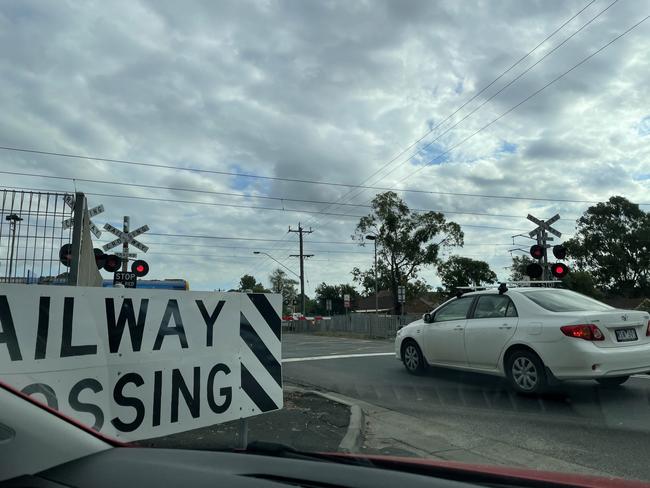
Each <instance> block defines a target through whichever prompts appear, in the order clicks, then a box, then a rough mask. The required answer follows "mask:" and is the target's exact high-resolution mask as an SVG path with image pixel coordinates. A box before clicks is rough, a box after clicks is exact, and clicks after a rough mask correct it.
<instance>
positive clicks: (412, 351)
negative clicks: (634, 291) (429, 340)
mask: <svg viewBox="0 0 650 488" xmlns="http://www.w3.org/2000/svg"><path fill="white" fill-rule="evenodd" d="M402 362H403V363H404V367H405V368H406V371H408V372H409V373H411V374H422V373H423V372H424V370H425V369H426V366H427V365H426V362H425V360H424V355H423V354H422V351H421V350H420V347H419V346H418V345H417V343H416V342H415V341H412V340H410V341H408V342H407V343H406V344H405V345H404V347H403V348H402Z"/></svg>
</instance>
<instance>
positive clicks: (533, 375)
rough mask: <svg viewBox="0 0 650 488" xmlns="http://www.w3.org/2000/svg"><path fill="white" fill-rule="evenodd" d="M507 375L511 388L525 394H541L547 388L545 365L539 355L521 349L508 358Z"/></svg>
mask: <svg viewBox="0 0 650 488" xmlns="http://www.w3.org/2000/svg"><path fill="white" fill-rule="evenodd" d="M506 373H507V375H508V380H509V381H510V386H512V388H513V389H514V390H515V391H517V392H519V393H524V394H531V395H532V394H535V393H541V392H542V391H543V390H544V388H545V387H546V372H545V369H544V363H542V360H541V359H540V358H539V357H538V356H537V354H535V353H533V352H531V351H527V350H525V349H520V350H516V351H514V352H512V353H511V354H510V355H509V356H508V361H507V364H506Z"/></svg>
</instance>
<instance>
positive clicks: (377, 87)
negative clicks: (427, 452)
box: [0, 0, 650, 294]
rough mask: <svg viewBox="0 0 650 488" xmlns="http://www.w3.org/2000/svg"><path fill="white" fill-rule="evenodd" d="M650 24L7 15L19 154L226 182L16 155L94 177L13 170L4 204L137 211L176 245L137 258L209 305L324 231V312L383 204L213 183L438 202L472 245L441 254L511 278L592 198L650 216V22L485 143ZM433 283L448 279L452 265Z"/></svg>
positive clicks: (446, 7)
mask: <svg viewBox="0 0 650 488" xmlns="http://www.w3.org/2000/svg"><path fill="white" fill-rule="evenodd" d="M588 4H589V5H588ZM587 5H588V6H587ZM585 6H586V8H585ZM608 7H609V8H608ZM649 7H650V2H649V1H647V0H643V1H639V0H619V1H618V2H614V3H613V4H612V1H611V0H605V1H602V0H595V1H593V2H589V1H588V0H576V1H553V2H551V1H535V2H529V1H521V0H512V1H509V2H508V1H503V2H484V1H480V2H473V1H472V2H470V1H466V2H457V1H448V2H443V1H437V2H433V1H425V0H420V1H404V0H401V1H379V0H378V1H363V2H362V1H357V2H349V1H340V2H337V1H321V2H316V1H306V0H300V1H298V0H296V1H273V0H263V1H241V0H236V1H193V2H177V1H172V0H169V1H161V0H155V1H153V0H152V1H143V0H140V1H136V0H128V1H112V2H101V1H95V2H93V1H83V2H82V1H79V2H74V1H49V2H48V1H25V0H17V1H2V2H1V3H0V102H1V103H0V107H2V109H1V110H0V145H1V146H4V147H13V148H23V149H32V150H39V151H50V152H58V153H67V154H76V155H86V156H93V157H99V158H109V159H117V160H126V161H134V162H143V163H152V164H155V165H165V166H174V167H179V168H188V169H189V168H193V169H203V170H209V171H215V172H213V173H209V172H196V171H194V172H193V171H183V170H178V169H164V168H155V167H151V166H135V165H125V164H118V163H115V162H100V161H93V160H85V159H73V158H64V157H54V156H49V155H38V154H33V153H20V152H15V151H6V150H0V157H1V159H0V161H1V163H0V169H1V170H2V171H5V172H22V173H30V174H33V175H56V176H62V177H68V178H75V181H72V180H57V179H51V178H44V177H42V176H39V177H37V176H16V175H8V174H0V187H22V188H39V189H49V190H53V189H56V190H65V191H73V190H75V189H76V190H78V191H84V192H86V193H87V194H88V195H89V203H90V205H91V206H94V205H97V204H100V203H101V204H103V205H104V206H105V208H106V211H105V213H104V214H102V215H100V216H98V217H97V223H99V224H103V223H104V222H110V223H112V224H113V225H116V226H119V225H120V224H121V219H122V216H123V215H130V216H131V222H132V225H133V226H139V225H141V224H145V223H146V224H148V225H149V227H150V228H151V232H150V234H159V235H147V234H145V235H144V236H142V238H141V241H142V242H143V243H145V244H147V245H149V246H150V248H151V249H150V251H149V253H148V254H147V256H146V258H147V260H148V261H149V262H150V265H151V273H150V277H152V278H177V277H178V278H186V279H188V280H189V281H190V285H191V287H192V288H193V289H218V288H226V289H227V288H230V287H234V286H236V284H237V282H238V280H239V278H240V277H241V276H242V275H243V274H244V273H252V274H254V275H255V276H256V277H257V278H258V280H261V281H263V282H264V283H267V281H268V279H267V278H268V274H269V273H270V271H271V270H272V269H273V268H275V267H276V266H277V265H276V263H274V262H273V261H271V260H270V259H268V258H265V257H264V256H259V255H253V251H255V250H258V251H263V252H267V253H269V254H271V255H272V256H274V257H275V258H276V259H278V260H279V261H282V262H283V263H284V264H285V265H286V266H288V267H289V268H291V269H295V270H296V271H297V270H298V262H297V259H296V258H289V257H288V255H289V254H295V253H297V250H298V244H297V238H296V235H295V234H288V233H287V230H288V228H289V226H292V227H293V228H296V227H297V225H298V223H299V222H302V224H303V225H304V226H306V227H311V228H312V229H313V231H314V232H313V233H312V234H310V235H309V236H308V237H307V238H306V246H305V249H306V251H307V252H309V253H313V254H314V255H315V256H314V257H313V258H312V259H310V260H309V261H308V262H307V265H306V276H307V279H308V288H307V293H308V294H312V293H313V289H314V287H315V286H316V285H317V284H318V283H320V282H322V281H325V282H328V283H341V282H349V281H351V276H350V274H349V272H350V270H351V269H352V267H354V266H355V265H356V266H359V267H361V268H364V267H369V266H371V265H372V249H371V248H369V247H366V248H363V247H359V246H357V245H355V244H354V243H353V242H352V241H351V239H350V236H351V234H353V231H354V227H355V225H356V223H357V222H358V216H361V215H364V214H365V213H367V211H368V208H367V207H366V206H367V205H368V203H369V201H370V200H371V199H372V197H373V196H374V193H375V191H373V190H359V189H354V188H352V189H350V188H346V187H345V186H333V185H326V184H312V183H296V182H290V181H283V180H277V179H268V178H267V179H261V178H250V177H243V176H230V175H228V174H219V173H218V172H223V173H238V174H249V175H258V176H266V177H277V178H284V179H299V180H313V181H320V182H326V183H340V184H350V185H358V184H364V185H369V186H379V187H388V188H398V189H401V190H409V189H419V190H427V191H431V192H433V193H413V192H407V191H404V192H402V193H401V195H402V197H403V198H404V199H405V200H406V201H407V203H408V204H409V205H410V206H411V207H412V208H417V209H433V210H440V211H444V212H446V213H447V216H448V218H449V219H451V220H454V221H456V222H458V223H460V224H461V225H462V227H463V230H464V232H465V247H464V248H462V249H454V250H451V251H449V252H447V254H446V255H447V256H448V255H449V254H460V255H465V256H470V257H473V258H476V259H484V260H486V261H488V262H489V263H490V265H491V266H492V267H493V269H494V270H495V271H496V272H497V274H498V275H499V277H500V278H506V277H507V276H508V270H506V269H505V267H506V266H507V265H508V264H509V263H510V254H509V253H508V249H511V248H512V247H518V246H513V245H512V243H513V239H512V236H513V235H515V234H518V233H521V232H524V231H528V230H531V229H532V226H531V224H530V222H527V221H526V219H525V217H526V215H527V214H528V213H532V214H534V215H537V216H539V217H542V218H547V217H550V216H551V215H553V214H555V213H556V212H557V213H560V215H561V216H562V220H561V221H560V222H558V224H557V225H556V227H557V228H558V229H560V230H561V231H562V232H564V233H565V234H566V235H567V236H570V235H571V234H572V232H573V230H574V224H575V220H576V218H577V217H578V216H580V214H581V213H582V212H583V211H584V210H585V209H586V208H587V206H588V205H589V204H588V203H585V201H600V200H604V199H607V198H608V197H610V196H611V195H614V194H618V195H624V196H626V197H628V198H630V199H631V200H633V201H635V202H640V203H643V202H650V197H649V196H648V195H647V194H648V187H649V184H648V180H649V179H650V83H648V80H650V21H647V22H644V23H642V24H641V25H639V26H638V27H636V28H635V29H634V30H632V31H631V32H629V33H628V34H627V35H625V36H624V37H622V38H621V39H619V40H617V41H616V42H614V43H613V44H612V45H610V46H609V47H607V48H606V49H605V50H603V51H602V52H600V53H598V54H596V55H595V56H594V57H593V58H591V59H589V60H588V61H586V62H585V63H584V64H582V65H580V66H579V67H577V68H576V69H574V70H573V71H571V72H570V73H568V74H567V75H566V76H564V77H563V78H561V79H560V80H559V81H557V82H555V83H554V84H552V85H550V86H548V88H546V89H544V90H543V91H541V92H540V93H539V94H537V95H536V96H534V97H533V98H531V99H530V100H529V101H527V102H526V103H524V104H522V105H521V106H519V107H518V108H516V109H515V110H513V111H510V112H509V113H507V114H506V115H504V116H503V117H502V118H500V119H499V120H497V121H496V122H494V123H493V124H491V125H489V126H487V127H485V126H486V125H487V124H489V123H490V122H492V121H493V120H495V119H496V118H497V117H499V116H501V115H502V114H504V113H506V112H508V111H509V110H510V109H511V108H512V107H514V106H516V105H517V104H519V103H520V102H521V101H523V100H524V99H526V98H527V97H529V96H530V95H531V94H533V93H535V92H536V91H538V90H539V89H540V88H542V87H544V86H545V85H546V84H547V83H549V82H551V81H552V80H554V79H555V78H557V77H558V76H560V75H562V74H563V73H564V72H566V71H567V70H569V69H570V68H572V67H573V66H574V65H576V64H577V63H579V62H581V61H582V60H583V59H585V58H586V57H587V56H589V55H591V54H592V53H594V52H595V51H597V50H598V49H600V48H601V47H603V46H604V45H605V44H607V43H608V42H609V41H611V40H612V39H614V38H615V37H617V36H618V35H620V34H622V33H623V32H625V31H626V30H627V29H628V28H629V27H631V26H632V25H634V24H636V23H637V22H639V21H640V20H642V19H643V18H645V17H646V16H647V15H648V13H650V8H649ZM583 8H584V10H583V11H582V12H581V13H580V14H579V15H578V16H577V17H576V18H575V19H574V20H572V21H571V22H569V23H568V24H566V25H565V26H564V27H563V28H562V29H561V30H559V32H557V33H556V34H555V35H553V36H552V37H551V38H550V39H549V40H548V41H546V42H545V43H544V44H542V45H541V46H540V47H539V48H538V49H537V50H536V51H535V52H534V53H533V54H531V55H530V56H528V57H526V58H525V59H524V60H523V61H521V62H520V63H519V64H517V65H516V66H515V67H514V68H512V69H511V70H510V71H508V72H507V73H506V74H505V75H503V76H502V77H501V78H500V79H499V80H498V81H496V82H495V83H494V84H493V85H491V86H490V87H489V88H488V89H487V90H485V91H483V92H481V90H482V89H483V88H484V87H485V86H486V85H489V84H490V83H491V82H492V81H493V80H494V79H495V78H497V77H498V76H499V75H500V74H502V73H503V72H504V71H505V70H507V69H508V68H509V67H511V66H512V65H513V63H515V62H516V61H517V60H520V58H522V57H523V56H524V55H525V54H526V53H527V52H529V51H530V50H532V49H533V48H535V46H537V45H538V44H539V43H540V42H542V41H543V40H544V39H545V38H546V37H547V36H548V35H549V34H551V33H552V32H553V31H555V30H556V29H557V28H558V27H560V26H561V25H562V24H563V23H565V22H566V21H567V20H568V19H570V18H571V17H572V16H574V15H575V14H576V13H578V12H579V11H581V10H582V9H583ZM605 9H606V10H605ZM603 10H605V11H604V12H603ZM601 12H602V13H601ZM594 18H595V20H592V19H594ZM587 23H589V24H588V25H587V26H586V27H584V28H582V27H583V26H584V25H585V24H587ZM581 28H582V30H580V31H579V32H577V33H576V31H578V30H579V29H581ZM570 36H573V37H571V38H570V39H569V40H567V38H569V37H570ZM558 45H559V47H557V49H555V48H556V46H558ZM535 63H538V64H535ZM533 65H535V66H533ZM531 67H532V68H531ZM529 68H530V69H529ZM526 70H529V71H527V72H525V71H526ZM524 72H525V73H524ZM517 77H519V78H518V79H516V78H517ZM515 79H516V81H514V82H513V80H515ZM511 82H512V83H511ZM507 85H509V86H507ZM506 86H507V87H506ZM504 87H506V88H505V89H503V88H504ZM502 89H503V90H502ZM501 90H502V91H501ZM468 100H471V101H470V102H469V103H467V105H465V107H464V108H462V109H461V110H460V111H458V112H457V113H456V114H455V115H453V116H452V117H451V118H449V116H450V115H451V114H453V113H454V112H455V111H456V110H457V109H458V108H459V107H460V106H462V105H463V104H464V103H466V102H467V101H468ZM479 107H480V108H479ZM472 112H474V113H472ZM470 113H471V115H469V116H468V117H466V116H467V115H468V114H470ZM441 123H442V124H441ZM483 127H485V128H484V129H483V130H482V131H481V132H478V133H476V132H477V131H478V130H479V129H482V128H483ZM432 129H433V130H432ZM475 133H476V134H475ZM425 134H427V135H426V137H424V139H422V141H421V142H420V143H419V144H418V145H416V146H414V147H413V148H412V149H410V150H407V148H408V147H409V146H411V145H412V143H413V142H414V141H416V140H418V139H420V138H421V137H422V136H424V135H425ZM473 134H475V135H473ZM425 146H426V147H425ZM418 149H421V150H420V151H419V152H418ZM405 150H406V151H405ZM404 151H405V152H404ZM397 155H399V156H398V157H397V158H395V157H396V156H397ZM391 161H392V162H391ZM88 179H92V180H101V181H105V182H110V183H111V184H108V183H91V182H88V181H83V180H88ZM133 184H143V185H151V186H161V187H172V188H182V189H190V190H191V189H194V190H201V191H203V193H199V192H191V191H181V190H169V189H158V188H143V187H137V186H129V185H133ZM206 192H219V193H230V194H236V195H218V194H214V193H206ZM436 192H443V193H447V194H441V193H436ZM449 193H461V194H465V195H463V196H460V195H451V194H449ZM475 195H482V196H475ZM486 196H492V197H491V198H488V197H486ZM499 196H501V197H508V196H510V197H512V196H516V197H521V199H504V198H494V197H499ZM136 197H137V198H136ZM261 197H275V198H280V199H286V200H278V199H269V198H261ZM527 198H539V199H550V201H548V200H527ZM291 199H293V200H311V201H317V202H338V203H344V204H345V205H328V204H324V203H307V202H296V201H292V200H291ZM561 200H574V201H575V200H578V201H583V202H566V201H561ZM354 205H358V206H354ZM249 207H258V208H249ZM259 207H264V208H259ZM644 208H646V209H648V208H650V207H648V206H646V207H644ZM452 212H456V213H452ZM330 214H343V215H330ZM476 214H485V215H476ZM168 234H175V235H189V236H197V235H201V236H218V237H227V238H228V239H200V238H196V237H172V236H169V235H168ZM250 239H256V240H250ZM107 240H110V239H109V237H108V235H105V236H103V237H102V239H101V241H103V242H105V241H107ZM103 242H101V243H103ZM515 242H517V243H518V244H521V245H520V246H519V247H527V246H528V245H529V242H528V241H526V240H524V239H516V240H515ZM422 276H423V277H424V278H425V279H426V280H427V281H428V282H429V283H430V284H432V285H436V284H438V283H439V279H438V277H437V276H436V274H435V271H434V270H433V269H431V270H426V271H425V272H424V273H423V275H422Z"/></svg>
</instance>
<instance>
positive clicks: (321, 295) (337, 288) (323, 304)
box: [316, 283, 358, 314]
mask: <svg viewBox="0 0 650 488" xmlns="http://www.w3.org/2000/svg"><path fill="white" fill-rule="evenodd" d="M346 294H348V295H350V298H351V299H352V300H354V299H355V298H356V297H357V295H358V294H357V291H356V290H355V289H354V287H353V286H352V285H347V284H342V285H328V284H326V283H321V284H320V285H318V286H317V287H316V303H317V307H316V311H317V313H322V314H324V313H327V312H328V311H327V300H331V301H332V311H331V312H332V313H333V314H344V313H345V307H344V304H343V295H346Z"/></svg>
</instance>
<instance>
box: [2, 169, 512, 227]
mask: <svg viewBox="0 0 650 488" xmlns="http://www.w3.org/2000/svg"><path fill="white" fill-rule="evenodd" d="M0 174H8V175H14V176H26V177H30V178H46V179H56V180H67V181H75V182H76V181H82V182H85V183H98V184H103V185H115V186H121V187H123V186H127V187H135V188H148V189H155V190H169V191H183V192H188V193H199V194H208V195H219V196H231V197H238V198H258V199H265V200H275V201H279V202H300V203H313V204H326V205H330V206H331V205H334V204H336V205H339V204H338V203H336V202H327V201H323V200H305V199H299V198H285V197H276V196H268V195H249V194H246V193H231V192H219V191H211V190H200V189H195V188H181V187H174V186H162V185H144V184H140V183H129V182H125V181H107V180H90V179H85V178H74V177H71V176H54V175H46V174H42V173H22V172H18V171H0ZM87 194H88V195H94V196H105V197H112V198H146V197H135V196H131V195H115V194H106V193H87ZM157 201H168V202H174V203H197V204H202V205H216V206H224V207H229V206H234V207H236V208H253V209H256V210H279V211H285V212H305V213H318V214H323V212H322V211H320V210H319V211H306V210H303V209H285V208H284V207H283V208H272V207H259V206H255V207H249V206H237V205H234V204H227V203H216V202H200V201H199V202H195V201H191V202H188V201H185V200H172V199H168V198H163V199H158V200H157ZM340 205H341V206H343V205H345V206H349V207H362V208H372V206H371V205H369V204H363V203H341V204H340ZM412 210H413V211H414V212H441V213H445V214H455V215H477V216H485V217H499V218H511V219H513V218H514V219H522V218H523V217H522V216H521V215H507V214H491V213H485V212H468V211H460V210H442V209H430V210H428V209H417V208H416V209H412ZM323 215H334V216H343V217H359V218H360V217H361V216H360V215H359V216H357V215H350V214H337V213H329V214H323Z"/></svg>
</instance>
